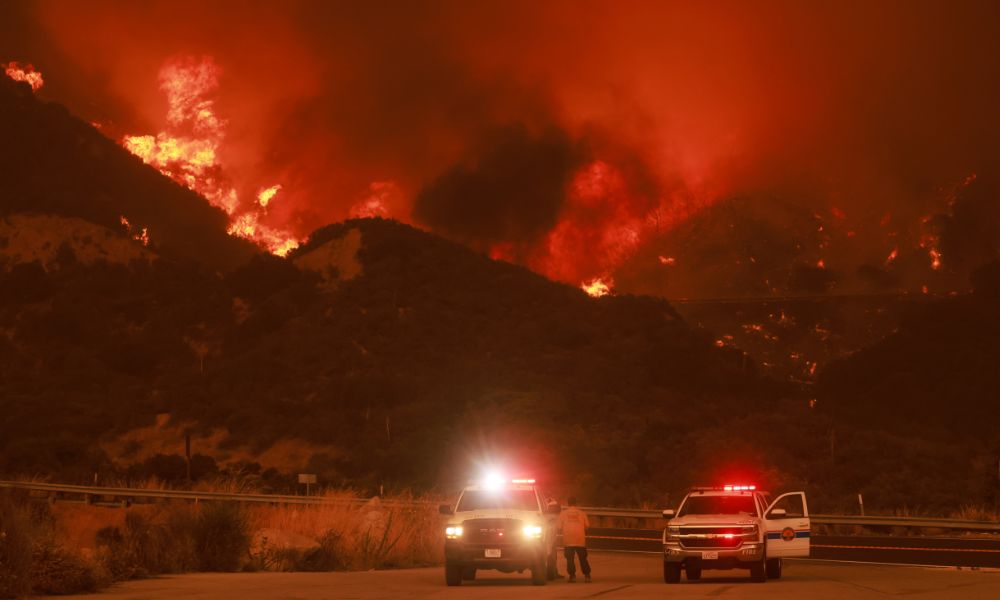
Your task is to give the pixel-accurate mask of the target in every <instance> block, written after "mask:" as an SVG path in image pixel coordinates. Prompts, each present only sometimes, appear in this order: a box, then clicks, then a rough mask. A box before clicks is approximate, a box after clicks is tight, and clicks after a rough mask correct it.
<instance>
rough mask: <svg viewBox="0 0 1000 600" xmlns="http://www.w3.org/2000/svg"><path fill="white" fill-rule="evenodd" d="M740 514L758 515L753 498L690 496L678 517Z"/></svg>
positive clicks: (748, 496)
mask: <svg viewBox="0 0 1000 600" xmlns="http://www.w3.org/2000/svg"><path fill="white" fill-rule="evenodd" d="M738 514H746V515H756V514H757V506H756V505H755V504H754V501H753V496H750V495H747V496H688V497H687V500H685V501H684V506H682V507H681V511H680V513H679V514H678V516H681V517H683V516H685V515H738Z"/></svg>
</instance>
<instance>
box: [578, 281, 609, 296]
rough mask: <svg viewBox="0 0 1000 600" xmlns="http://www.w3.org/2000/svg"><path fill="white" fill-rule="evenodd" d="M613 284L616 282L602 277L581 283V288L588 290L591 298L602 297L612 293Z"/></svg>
mask: <svg viewBox="0 0 1000 600" xmlns="http://www.w3.org/2000/svg"><path fill="white" fill-rule="evenodd" d="M612 285H614V282H613V281H611V280H610V279H609V280H608V281H604V280H603V279H601V278H597V279H593V280H591V281H585V282H583V283H582V284H581V285H580V289H582V290H583V291H585V292H587V295H588V296H590V297H591V298H600V297H602V296H607V295H609V294H610V293H611V286H612Z"/></svg>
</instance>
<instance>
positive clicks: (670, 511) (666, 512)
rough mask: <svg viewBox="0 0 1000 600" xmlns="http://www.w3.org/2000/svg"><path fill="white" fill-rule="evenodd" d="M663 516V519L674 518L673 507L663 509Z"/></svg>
mask: <svg viewBox="0 0 1000 600" xmlns="http://www.w3.org/2000/svg"><path fill="white" fill-rule="evenodd" d="M663 518H664V519H673V518H674V509H672V508H668V509H666V510H664V511H663Z"/></svg>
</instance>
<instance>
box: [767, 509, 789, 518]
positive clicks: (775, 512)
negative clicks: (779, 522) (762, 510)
mask: <svg viewBox="0 0 1000 600" xmlns="http://www.w3.org/2000/svg"><path fill="white" fill-rule="evenodd" d="M787 514H788V513H787V512H785V509H783V508H775V509H772V510H771V512H770V513H768V515H767V516H768V517H769V518H779V519H780V518H781V517H784V516H786V515H787Z"/></svg>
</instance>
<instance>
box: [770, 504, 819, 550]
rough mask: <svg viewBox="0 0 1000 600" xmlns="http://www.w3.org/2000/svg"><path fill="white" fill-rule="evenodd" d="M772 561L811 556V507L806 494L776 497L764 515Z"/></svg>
mask: <svg viewBox="0 0 1000 600" xmlns="http://www.w3.org/2000/svg"><path fill="white" fill-rule="evenodd" d="M764 523H765V525H766V527H767V557H768V558H793V557H799V558H805V557H808V556H809V505H808V504H806V493H805V492H789V493H787V494H782V495H780V496H778V497H777V498H775V500H774V502H772V503H771V505H770V506H768V507H767V511H766V512H765V513H764Z"/></svg>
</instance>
